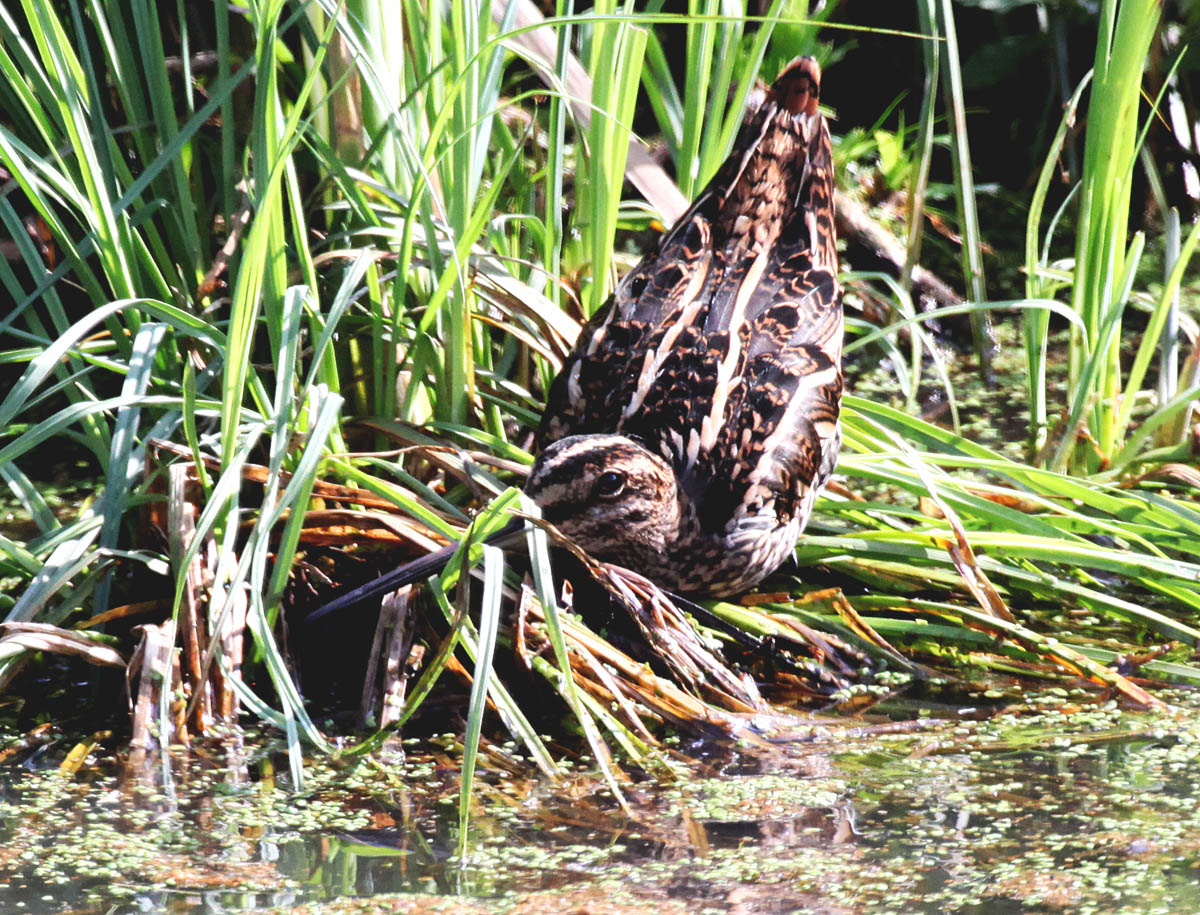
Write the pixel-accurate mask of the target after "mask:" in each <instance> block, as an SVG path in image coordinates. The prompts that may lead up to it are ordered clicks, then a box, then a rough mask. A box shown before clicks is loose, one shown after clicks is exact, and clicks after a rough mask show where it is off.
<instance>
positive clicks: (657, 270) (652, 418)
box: [525, 58, 842, 595]
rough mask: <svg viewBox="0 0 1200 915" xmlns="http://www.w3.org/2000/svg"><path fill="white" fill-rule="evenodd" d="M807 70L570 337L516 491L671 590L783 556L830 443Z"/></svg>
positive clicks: (836, 368) (761, 109) (830, 398)
mask: <svg viewBox="0 0 1200 915" xmlns="http://www.w3.org/2000/svg"><path fill="white" fill-rule="evenodd" d="M820 81H821V74H820V68H819V67H818V65H817V63H816V61H814V60H813V59H812V58H798V59H796V60H794V61H792V63H790V64H789V65H788V66H787V67H785V68H784V70H783V72H782V73H780V74H779V76H778V78H777V79H776V80H775V82H774V83H773V84H772V85H771V86H770V87H769V88H767V89H765V90H759V91H757V92H756V93H755V97H754V98H752V101H751V108H750V111H749V113H748V114H747V116H746V119H745V122H744V123H743V125H742V129H741V131H740V133H739V136H738V138H737V142H736V144H735V145H734V149H733V152H732V154H731V155H730V156H729V158H728V160H726V162H725V163H724V165H722V166H721V169H720V170H719V171H718V172H717V174H716V177H714V178H713V180H712V181H711V182H710V183H709V185H708V186H707V187H706V188H705V189H704V191H703V193H702V194H701V195H700V196H699V198H698V199H697V200H696V202H695V203H694V204H693V205H692V207H691V208H690V209H689V210H688V211H687V212H686V213H685V214H684V215H683V216H682V217H681V218H680V220H679V221H678V222H677V223H676V224H675V226H674V227H673V228H672V229H671V231H670V232H668V233H667V234H666V235H665V236H664V237H663V238H662V240H661V241H660V243H659V245H658V247H657V248H656V249H655V250H654V251H652V252H650V253H649V254H647V255H646V256H645V257H644V258H643V259H642V261H641V263H639V264H638V265H637V267H636V268H634V269H633V270H632V271H631V272H630V273H629V274H628V275H626V276H625V278H624V279H623V280H622V281H621V283H620V285H619V286H618V287H617V290H616V291H615V292H614V293H613V295H612V297H611V298H610V299H609V301H608V302H607V303H606V304H605V305H604V306H603V307H602V308H601V309H600V311H599V312H598V313H597V314H596V316H595V317H594V318H593V320H592V321H591V322H590V323H589V324H588V325H587V327H586V328H585V329H584V331H583V333H582V334H581V335H580V338H579V340H578V342H577V343H576V344H575V348H574V350H573V351H572V352H571V354H570V356H569V357H568V358H567V361H566V363H565V364H564V366H563V368H562V371H561V373H560V374H559V375H558V377H557V378H556V379H555V381H554V384H553V385H552V387H551V389H550V394H549V398H548V403H547V405H546V412H545V416H544V418H543V421H542V426H541V431H540V437H541V441H542V443H543V445H544V446H545V448H544V450H543V451H542V453H541V456H540V457H539V458H538V460H537V462H536V463H535V464H534V466H533V470H532V472H531V474H530V477H529V481H528V483H527V484H526V487H525V489H526V492H528V493H529V494H530V495H531V496H532V498H533V499H534V501H536V502H537V503H538V504H539V505H540V506H541V509H542V512H543V514H544V516H545V518H546V520H548V521H550V522H551V523H553V524H554V525H555V526H557V527H558V528H559V530H561V531H562V532H563V533H564V534H565V535H566V536H567V537H569V538H570V539H571V540H573V541H574V542H575V543H577V544H578V545H579V546H582V547H583V548H584V549H585V550H587V551H588V552H589V553H591V554H592V555H593V556H595V557H597V558H599V559H604V560H609V561H612V562H615V563H617V564H619V565H623V566H627V567H629V568H631V569H634V570H636V571H639V572H642V573H643V574H645V575H646V576H647V577H649V578H651V579H653V580H654V581H656V582H657V583H659V584H661V585H663V586H665V587H667V588H670V589H674V590H678V591H682V592H703V593H709V594H715V595H725V594H731V593H735V592H739V591H743V590H745V589H746V588H749V587H751V586H752V585H754V584H757V583H758V582H759V581H760V580H762V579H763V578H764V577H765V576H766V575H768V574H769V573H771V572H772V571H774V570H775V568H777V567H778V566H779V564H780V563H781V562H783V560H784V559H785V558H786V557H787V556H788V555H789V554H790V553H791V551H792V549H793V548H794V546H795V543H796V538H797V537H798V536H799V534H800V531H801V530H802V529H803V527H804V525H805V523H806V522H807V520H808V516H809V513H810V512H811V510H812V506H813V501H814V500H815V498H816V495H817V493H818V492H819V491H820V489H821V487H822V486H823V485H824V484H825V481H826V480H827V479H828V477H829V474H830V473H831V472H832V470H833V467H834V464H835V462H836V461H837V455H838V450H839V447H840V445H841V435H840V432H839V429H838V411H839V407H840V403H841V396H842V369H841V355H842V309H841V301H840V291H839V288H838V282H837V271H838V262H837V246H836V238H835V234H834V224H833V165H832V160H831V157H830V147H829V130H828V128H827V127H826V125H825V120H824V118H823V117H822V116H821V114H820V112H819V111H818V109H817V102H818V99H819V96H820Z"/></svg>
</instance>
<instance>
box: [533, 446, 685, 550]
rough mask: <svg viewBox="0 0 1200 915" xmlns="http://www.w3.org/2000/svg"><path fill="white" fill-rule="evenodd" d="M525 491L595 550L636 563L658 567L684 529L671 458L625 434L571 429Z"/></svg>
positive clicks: (569, 534) (544, 513) (548, 449)
mask: <svg viewBox="0 0 1200 915" xmlns="http://www.w3.org/2000/svg"><path fill="white" fill-rule="evenodd" d="M525 492H526V493H528V494H529V496H530V498H532V499H533V501H534V502H536V503H537V504H538V506H539V507H540V508H541V510H542V517H544V518H545V519H546V520H547V521H549V522H550V523H551V524H553V525H554V526H555V527H557V528H558V529H559V530H560V531H562V532H563V534H565V535H566V536H567V537H569V538H570V539H571V540H572V541H573V542H574V543H576V544H578V545H579V546H581V547H583V548H584V549H585V550H587V552H588V553H590V554H591V555H592V556H594V557H596V558H597V559H603V560H606V561H608V562H616V563H619V564H621V565H625V566H628V567H630V568H633V569H639V568H642V569H644V568H647V566H650V567H653V566H657V565H658V564H659V562H661V560H662V558H663V557H664V556H665V554H666V551H667V549H668V547H669V546H670V545H671V544H672V543H673V542H674V541H675V539H676V538H677V537H678V534H679V522H680V499H679V491H678V487H677V485H676V480H675V473H674V471H673V470H672V469H671V465H670V464H668V463H667V462H666V461H665V460H663V459H662V458H661V457H660V456H658V455H657V454H654V453H653V452H651V451H649V450H648V449H646V448H645V447H643V446H642V445H639V444H638V443H637V442H635V441H633V440H632V439H630V438H628V437H626V436H624V435H572V436H568V437H567V438H563V439H560V440H559V441H557V442H554V443H553V444H551V445H549V446H547V447H546V449H545V450H544V451H543V452H542V453H541V455H540V456H539V457H538V459H537V461H536V462H535V463H534V465H533V469H532V470H531V471H530V474H529V481H528V482H527V483H526V484H525Z"/></svg>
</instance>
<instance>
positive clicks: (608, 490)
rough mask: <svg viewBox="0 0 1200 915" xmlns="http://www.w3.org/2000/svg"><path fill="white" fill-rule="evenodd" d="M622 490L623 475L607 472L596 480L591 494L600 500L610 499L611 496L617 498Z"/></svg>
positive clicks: (611, 471) (623, 484) (612, 471)
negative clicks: (600, 498)
mask: <svg viewBox="0 0 1200 915" xmlns="http://www.w3.org/2000/svg"><path fill="white" fill-rule="evenodd" d="M624 488H625V474H623V473H618V472H617V471H615V470H607V471H605V472H604V473H602V474H600V476H598V477H597V478H596V485H595V486H594V487H593V488H592V492H593V493H595V494H596V495H597V496H600V497H602V498H606V499H611V498H612V497H613V496H619V495H620V494H621V490H623V489H624Z"/></svg>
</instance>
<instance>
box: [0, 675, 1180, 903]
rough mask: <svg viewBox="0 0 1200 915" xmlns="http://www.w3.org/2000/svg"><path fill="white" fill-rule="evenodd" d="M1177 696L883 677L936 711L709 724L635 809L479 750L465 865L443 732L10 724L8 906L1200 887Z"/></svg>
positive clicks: (581, 784) (919, 899)
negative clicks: (286, 740)
mask: <svg viewBox="0 0 1200 915" xmlns="http://www.w3.org/2000/svg"><path fill="white" fill-rule="evenodd" d="M961 698H964V699H965V698H967V697H961ZM1165 698H1166V699H1167V700H1168V702H1169V703H1170V705H1169V707H1168V708H1167V709H1166V710H1165V711H1159V712H1152V713H1146V712H1138V713H1135V712H1129V711H1125V710H1123V709H1121V708H1119V707H1118V706H1117V704H1116V703H1112V702H1108V703H1106V702H1103V701H1100V700H1097V699H1096V698H1095V696H1094V695H1091V694H1088V693H1085V692H1083V691H1082V690H1080V691H1068V690H1063V689H1057V690H1049V691H1045V692H1042V693H1038V694H1035V695H1030V696H1027V697H1025V698H1023V699H1021V700H1020V701H1017V702H1015V703H1011V704H1006V705H1000V704H995V705H993V706H992V707H990V708H987V707H984V708H980V707H978V706H966V705H960V706H956V705H955V704H954V697H953V696H945V695H944V696H941V697H940V698H939V699H938V701H937V702H936V703H933V702H929V701H925V700H924V699H923V700H921V701H919V702H918V701H912V702H910V703H909V704H907V705H906V704H905V703H904V701H903V700H893V705H892V707H891V708H889V709H887V710H886V713H887V714H888V715H890V716H892V717H908V718H910V719H917V720H920V719H922V718H924V719H926V726H924V727H922V728H919V729H917V730H915V731H908V732H903V733H898V732H889V731H888V730H886V729H883V730H882V731H878V732H875V733H871V734H869V735H863V736H847V735H842V736H839V737H836V738H833V739H831V740H829V741H828V742H826V743H824V744H818V745H813V744H806V745H804V746H802V747H797V746H779V745H775V746H770V745H751V744H742V745H739V746H727V747H720V746H712V745H709V746H706V747H704V748H702V749H703V750H704V759H703V760H701V761H699V762H697V761H696V760H695V759H692V760H691V761H690V763H689V764H688V765H687V766H683V765H680V766H678V767H677V771H678V777H676V778H675V779H663V778H661V777H656V778H650V777H649V776H648V775H645V774H643V776H642V777H641V780H636V779H635V780H632V781H631V783H629V784H627V785H626V786H625V791H626V799H627V802H628V811H627V812H626V811H622V809H621V808H620V806H619V805H618V804H617V803H616V802H615V801H614V799H613V798H612V797H611V795H609V794H608V793H607V791H606V790H604V788H603V784H602V783H601V782H600V781H599V780H598V779H597V778H596V776H595V773H594V772H593V771H591V769H590V768H589V767H587V766H586V765H580V766H578V767H576V772H577V774H574V775H572V776H570V777H568V778H566V779H564V780H562V781H560V782H558V783H552V782H550V781H548V780H545V779H542V778H538V777H530V776H529V769H528V767H526V766H525V765H524V764H523V763H522V761H521V760H519V759H518V758H516V757H515V756H514V755H511V754H510V751H509V750H505V749H504V748H499V749H493V750H492V751H489V752H490V755H489V756H488V758H487V761H486V763H485V765H484V766H483V768H482V770H481V775H480V779H479V783H478V784H477V792H476V803H475V805H474V809H473V813H472V820H471V826H470V830H471V835H470V852H469V856H468V859H467V861H466V863H465V864H464V863H462V862H460V860H459V858H458V855H457V848H458V838H459V837H458V827H457V822H458V819H457V818H458V805H457V788H458V785H457V766H458V757H457V750H456V747H455V746H454V745H453V742H452V741H449V740H448V741H446V742H445V744H444V745H445V746H446V747H447V749H446V750H445V751H441V750H438V749H437V746H436V745H431V744H430V743H429V742H424V743H422V744H421V745H420V746H419V747H418V746H416V745H414V744H407V745H406V746H405V747H404V749H403V750H400V749H399V748H396V750H394V751H393V752H392V753H391V755H390V756H389V757H388V758H383V757H380V756H375V757H370V758H363V759H358V760H355V761H353V762H346V763H340V764H335V763H331V762H329V761H328V760H323V759H314V760H311V761H310V764H309V766H308V769H307V776H308V781H307V783H306V784H305V786H304V788H303V790H300V791H294V790H293V786H292V784H291V783H290V780H289V777H288V775H287V770H286V762H285V761H284V759H283V757H282V756H280V755H278V754H275V753H272V752H271V751H270V750H269V749H255V750H253V751H245V750H243V749H242V746H243V745H242V744H241V743H240V742H239V741H235V740H232V739H231V740H230V741H227V742H225V743H212V744H206V745H204V746H201V747H197V748H194V749H193V752H192V753H191V754H190V755H188V756H187V757H186V758H183V757H180V758H178V759H173V760H172V761H171V764H170V765H169V767H168V769H167V770H164V769H163V768H162V767H161V766H156V765H150V766H148V767H146V768H142V769H141V770H138V771H139V773H140V774H136V775H135V774H134V769H133V768H132V767H130V766H129V765H127V764H126V763H125V762H124V761H122V760H119V759H115V758H113V757H111V756H104V755H103V742H101V743H100V745H99V746H98V748H96V749H94V750H92V752H91V753H90V754H88V753H87V752H86V751H87V749H88V748H87V745H86V743H85V744H84V746H83V752H82V753H81V752H79V744H78V738H71V739H68V738H66V737H65V736H63V735H60V734H57V733H55V732H53V731H50V730H49V729H44V730H42V731H40V732H37V733H35V734H33V735H23V737H22V738H18V736H17V735H11V734H10V735H9V736H8V738H7V739H6V740H5V741H4V744H5V746H6V749H5V750H3V751H2V754H0V762H2V767H0V787H2V794H0V823H2V831H0V879H2V880H3V883H2V884H0V910H3V911H5V912H10V911H14V912H15V911H31V912H60V911H61V912H65V911H71V912H144V911H168V912H209V911H212V912H218V911H230V912H248V911H276V910H284V911H287V910H293V909H294V910H297V911H306V912H335V911H336V912H356V911H405V912H422V911H434V910H436V911H450V912H470V913H474V912H480V913H483V912H522V913H524V912H544V911H559V910H561V911H564V912H569V911H581V912H635V911H636V912H644V911H645V909H646V907H647V906H650V905H653V906H654V907H655V908H656V909H657V910H658V911H659V912H662V913H674V912H681V913H682V912H688V913H692V912H739V913H754V912H764V913H765V912H799V911H812V912H838V913H840V912H858V911H871V912H889V911H894V912H931V913H932V912H960V913H982V912H988V913H997V912H999V913H1005V912H1014V913H1016V912H1042V911H1045V912H1056V911H1068V910H1069V911H1093V912H1119V911H1129V912H1182V911H1200V798H1198V797H1197V795H1198V794H1200V786H1198V785H1197V783H1196V780H1195V778H1194V773H1195V772H1196V771H1197V770H1200V696H1198V695H1197V694H1195V693H1183V692H1176V693H1171V694H1167V695H1166V696H1165ZM246 745H247V746H249V745H254V746H256V747H262V746H264V744H263V743H262V742H261V741H259V740H254V741H253V743H252V744H251V743H247V744H246ZM73 750H75V751H76V752H75V753H72V751H73ZM165 771H169V773H170V777H169V778H164V772H165Z"/></svg>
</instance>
